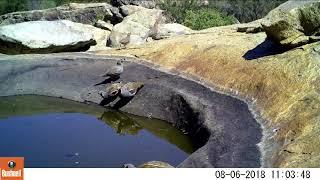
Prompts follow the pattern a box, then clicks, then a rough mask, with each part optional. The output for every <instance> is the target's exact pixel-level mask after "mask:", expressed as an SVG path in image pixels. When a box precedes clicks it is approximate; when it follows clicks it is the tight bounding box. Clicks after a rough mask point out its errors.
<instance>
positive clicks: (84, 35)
mask: <svg viewBox="0 0 320 180" xmlns="http://www.w3.org/2000/svg"><path fill="white" fill-rule="evenodd" d="M85 28H86V27H85V26H83V25H82V24H79V23H74V22H71V21H32V22H24V23H18V24H12V25H6V26H0V53H4V54H25V53H54V52H66V51H82V50H87V49H89V48H90V46H91V45H95V44H96V41H95V40H94V36H93V34H92V33H90V32H88V31H86V30H82V29H85Z"/></svg>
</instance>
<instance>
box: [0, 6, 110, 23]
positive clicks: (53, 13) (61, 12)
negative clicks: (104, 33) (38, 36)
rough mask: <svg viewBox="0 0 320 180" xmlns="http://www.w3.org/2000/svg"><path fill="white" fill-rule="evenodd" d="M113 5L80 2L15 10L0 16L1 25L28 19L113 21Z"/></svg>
mask: <svg viewBox="0 0 320 180" xmlns="http://www.w3.org/2000/svg"><path fill="white" fill-rule="evenodd" d="M111 8H112V6H111V5H110V4H108V3H89V4H78V3H70V4H66V5H63V6H59V7H56V8H51V9H44V10H33V11H23V12H14V13H9V14H5V15H2V16H0V25H8V24H15V23H21V22H27V21H39V20H46V21H54V20H60V19H61V20H70V21H73V22H78V23H83V24H91V25H93V24H94V23H95V22H97V21H98V20H99V19H100V20H105V21H108V20H110V21H112V20H113V16H114V15H113V13H112V12H111V10H110V9H111Z"/></svg>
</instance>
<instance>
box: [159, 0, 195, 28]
mask: <svg viewBox="0 0 320 180" xmlns="http://www.w3.org/2000/svg"><path fill="white" fill-rule="evenodd" d="M159 6H160V9H162V10H165V11H166V12H167V13H168V14H169V15H170V16H172V17H173V18H174V19H175V20H176V22H177V23H180V24H182V23H183V21H184V18H185V16H186V12H187V11H188V10H195V9H197V8H199V7H198V6H197V1H196V0H185V1H179V0H164V1H163V2H162V3H160V4H159Z"/></svg>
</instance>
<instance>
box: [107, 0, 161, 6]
mask: <svg viewBox="0 0 320 180" xmlns="http://www.w3.org/2000/svg"><path fill="white" fill-rule="evenodd" d="M160 1H161V0H111V4H112V5H113V6H116V7H120V6H122V5H136V6H142V7H145V8H155V7H157V3H159V2H160Z"/></svg>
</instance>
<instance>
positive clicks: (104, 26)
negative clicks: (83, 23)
mask: <svg viewBox="0 0 320 180" xmlns="http://www.w3.org/2000/svg"><path fill="white" fill-rule="evenodd" d="M94 26H95V27H97V28H100V29H104V30H108V31H112V29H113V25H112V24H110V23H107V22H105V21H102V20H98V21H97V22H96V23H95V24H94Z"/></svg>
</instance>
